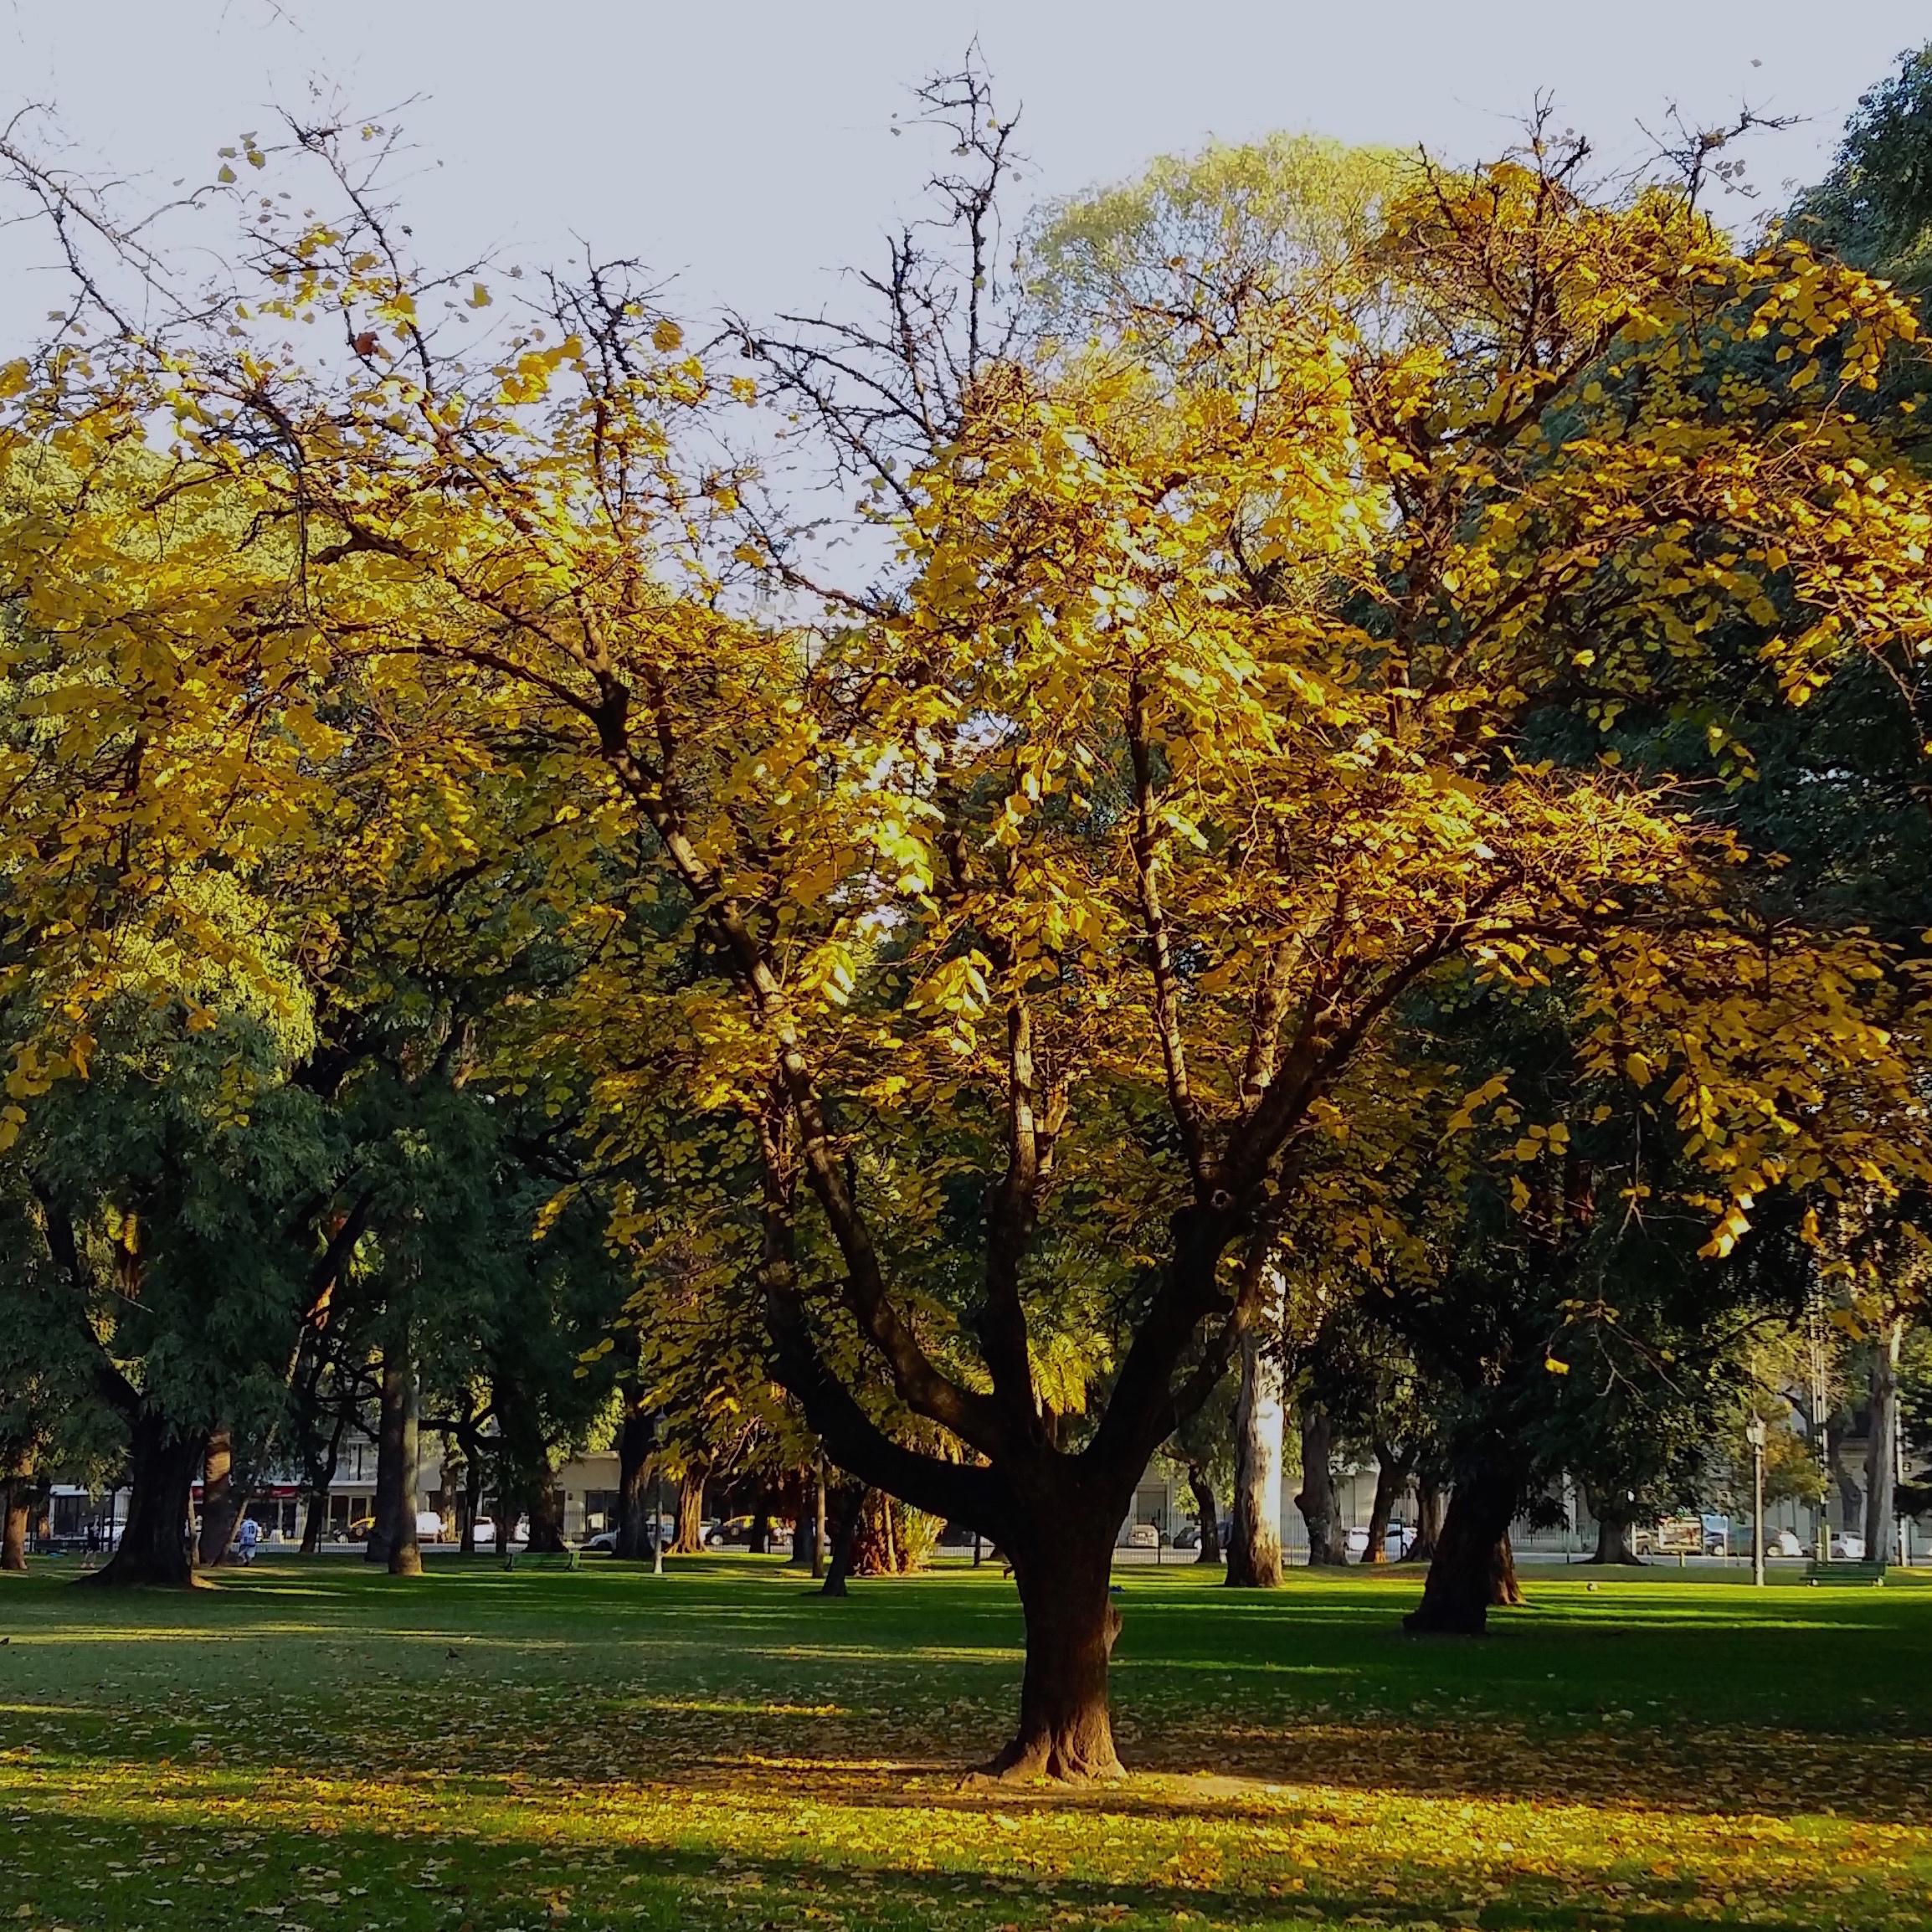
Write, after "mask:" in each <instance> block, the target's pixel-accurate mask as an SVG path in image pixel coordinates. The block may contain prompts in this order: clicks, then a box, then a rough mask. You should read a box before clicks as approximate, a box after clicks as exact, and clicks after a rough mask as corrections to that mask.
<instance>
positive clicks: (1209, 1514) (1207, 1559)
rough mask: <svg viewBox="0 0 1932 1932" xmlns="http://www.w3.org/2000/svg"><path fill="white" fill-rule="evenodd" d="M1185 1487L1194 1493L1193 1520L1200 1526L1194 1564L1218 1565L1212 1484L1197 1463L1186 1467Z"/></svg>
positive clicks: (1218, 1541) (1217, 1525) (1218, 1532)
mask: <svg viewBox="0 0 1932 1932" xmlns="http://www.w3.org/2000/svg"><path fill="white" fill-rule="evenodd" d="M1187 1486H1188V1488H1190V1490H1192V1491H1193V1492H1194V1507H1195V1519H1196V1520H1197V1521H1198V1522H1199V1523H1200V1544H1199V1545H1198V1546H1197V1547H1196V1548H1195V1556H1194V1559H1195V1562H1196V1563H1219V1562H1220V1559H1221V1524H1220V1517H1219V1516H1218V1515H1216V1514H1215V1488H1214V1484H1213V1483H1212V1482H1210V1481H1209V1479H1208V1472H1207V1471H1206V1470H1205V1469H1204V1468H1203V1467H1201V1466H1200V1463H1198V1462H1190V1463H1189V1464H1188V1466H1187Z"/></svg>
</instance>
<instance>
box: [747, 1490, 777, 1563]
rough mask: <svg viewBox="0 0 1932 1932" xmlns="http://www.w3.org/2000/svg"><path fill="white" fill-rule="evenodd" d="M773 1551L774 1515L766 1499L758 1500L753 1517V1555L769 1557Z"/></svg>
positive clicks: (760, 1498)
mask: <svg viewBox="0 0 1932 1932" xmlns="http://www.w3.org/2000/svg"><path fill="white" fill-rule="evenodd" d="M771 1549H772V1513H771V1509H770V1508H769V1506H768V1504H767V1503H766V1501H765V1499H764V1498H763V1496H762V1495H761V1496H760V1497H759V1498H758V1508H757V1509H756V1510H755V1511H754V1512H753V1515H752V1534H751V1554H753V1556H768V1555H770V1554H771Z"/></svg>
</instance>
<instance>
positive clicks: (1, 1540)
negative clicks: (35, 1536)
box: [0, 1476, 33, 1574]
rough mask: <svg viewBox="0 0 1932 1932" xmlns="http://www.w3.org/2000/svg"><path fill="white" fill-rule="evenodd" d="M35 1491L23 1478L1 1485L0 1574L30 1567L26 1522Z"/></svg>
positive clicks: (19, 1477)
mask: <svg viewBox="0 0 1932 1932" xmlns="http://www.w3.org/2000/svg"><path fill="white" fill-rule="evenodd" d="M31 1508H33V1486H32V1484H30V1483H29V1482H28V1480H27V1478H26V1477H24V1476H9V1477H8V1478H7V1480H6V1481H5V1482H0V1570H13V1571H14V1572H15V1573H16V1574H18V1573H19V1572H21V1571H23V1570H25V1569H26V1567H27V1518H28V1511H29V1510H30V1509H31Z"/></svg>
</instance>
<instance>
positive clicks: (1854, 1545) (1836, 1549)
mask: <svg viewBox="0 0 1932 1932" xmlns="http://www.w3.org/2000/svg"><path fill="white" fill-rule="evenodd" d="M1864 1560H1865V1539H1864V1538H1863V1537H1862V1536H1854V1535H1852V1533H1851V1531H1850V1530H1848V1529H1841V1530H1838V1531H1837V1532H1835V1533H1834V1534H1833V1535H1832V1562H1834V1563H1863V1561H1864Z"/></svg>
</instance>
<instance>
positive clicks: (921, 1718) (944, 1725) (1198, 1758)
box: [0, 1558, 1932, 1932]
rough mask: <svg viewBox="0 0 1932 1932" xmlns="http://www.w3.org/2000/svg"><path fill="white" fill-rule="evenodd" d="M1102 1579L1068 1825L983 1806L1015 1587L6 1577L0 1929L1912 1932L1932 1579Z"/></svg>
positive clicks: (1925, 1767) (321, 1575) (676, 1575)
mask: <svg viewBox="0 0 1932 1932" xmlns="http://www.w3.org/2000/svg"><path fill="white" fill-rule="evenodd" d="M1122 1583H1123V1610H1124V1611H1125V1614H1126V1622H1125V1626H1124V1629H1123V1636H1122V1639H1121V1644H1120V1649H1119V1652H1118V1669H1117V1673H1116V1689H1115V1694H1116V1704H1117V1717H1118V1729H1119V1733H1120V1736H1121V1740H1122V1746H1123V1755H1126V1756H1127V1757H1128V1761H1129V1762H1130V1763H1131V1764H1132V1765H1133V1766H1134V1767H1135V1775H1133V1778H1131V1779H1130V1780H1128V1782H1127V1783H1126V1784H1125V1785H1123V1786H1118V1787H1112V1788H1107V1789H1104V1790H1100V1791H1084V1792H1078V1793H1066V1792H1061V1791H1052V1790H1050V1789H1046V1788H1041V1787H1033V1788H1025V1789H1015V1788H1011V1787H1006V1786H984V1785H976V1784H974V1783H972V1782H970V1781H968V1780H966V1779H965V1777H964V1774H965V1773H966V1772H967V1771H968V1770H969V1767H970V1766H971V1765H972V1764H973V1763H974V1761H975V1760H978V1759H979V1758H983V1757H984V1756H986V1755H989V1754H990V1752H991V1750H993V1749H994V1746H995V1745H996V1744H998V1743H999V1740H1000V1738H1001V1736H1002V1734H1003V1732H1004V1729H1005V1726H1006V1724H1008V1723H1009V1722H1010V1718H1011V1715H1012V1712H1013V1709H1014V1707H1015V1701H1016V1698H1017V1688H1018V1680H1019V1672H1020V1621H1019V1616H1018V1612H1017V1608H1016V1606H1015V1600H1014V1597H1013V1594H1012V1589H1011V1585H1010V1584H1008V1583H1005V1582H1004V1581H1003V1580H1000V1579H999V1576H998V1575H997V1574H996V1573H995V1572H994V1571H992V1570H984V1571H982V1572H979V1573H978V1574H977V1575H974V1574H960V1573H952V1574H947V1575H938V1576H933V1577H926V1578H917V1579H911V1580H900V1581H893V1582H878V1583H861V1584H859V1585H855V1588H854V1594H853V1595H852V1596H851V1597H850V1599H849V1600H847V1601H845V1602H843V1603H826V1602H823V1601H820V1600H818V1599H817V1598H816V1597H815V1596H814V1595H811V1594H810V1593H809V1589H808V1586H807V1585H804V1583H803V1582H802V1581H801V1580H799V1578H798V1576H797V1574H796V1573H795V1572H793V1571H789V1570H787V1569H786V1568H785V1566H784V1565H782V1564H778V1563H776V1562H763V1561H759V1560H758V1559H749V1558H739V1559H730V1558H727V1559H717V1560H713V1561H707V1562H696V1563H691V1564H688V1565H681V1566H674V1570H673V1572H672V1574H671V1575H667V1576H666V1577H665V1578H662V1579H654V1578H652V1577H651V1576H650V1575H648V1574H647V1573H640V1572H636V1571H632V1570H627V1569H624V1568H620V1567H619V1566H616V1565H603V1566H601V1567H598V1568H593V1569H588V1570H585V1571H583V1572H582V1573H580V1574H576V1575H560V1574H557V1573H537V1574H527V1573H513V1574H508V1575H506V1574H504V1573H503V1572H501V1571H499V1570H495V1569H493V1568H491V1567H489V1566H487V1565H461V1564H450V1563H443V1562H439V1563H437V1564H434V1565H432V1566H431V1570H430V1574H429V1575H428V1576H427V1577H426V1578H424V1580H421V1581H420V1582H418V1583H406V1582H402V1581H393V1580H390V1579H389V1578H388V1577H385V1576H381V1575H368V1574H367V1573H366V1572H365V1570H363V1568H362V1565H360V1564H358V1563H357V1562H355V1561H354V1560H352V1559H321V1560H319V1561H314V1562H308V1563H304V1562H301V1561H297V1560H295V1559H280V1560H266V1561H264V1562H263V1563H261V1564H259V1565H257V1566H256V1567H255V1569H254V1570H251V1571H249V1572H248V1573H247V1574H245V1575H235V1576H234V1577H232V1578H230V1579H229V1580H227V1581H226V1582H225V1583H224V1586H223V1587H222V1588H221V1589H220V1590H213V1591H205V1592H201V1593H198V1594H197V1595H193V1596H187V1597H175V1596H163V1595H139V1596H133V1597H129V1596H116V1595H104V1594H99V1593H95V1592H92V1591H75V1590H71V1589H69V1588H68V1587H67V1586H66V1585H65V1583H64V1580H63V1579H62V1577H61V1575H60V1574H59V1568H58V1566H55V1565H48V1566H46V1567H44V1568H42V1569H40V1570H38V1571H37V1572H36V1573H35V1574H34V1575H33V1576H31V1577H29V1578H28V1579H27V1580H24V1581H13V1580H8V1581H6V1582H4V1583H0V1638H4V1639H5V1640H6V1642H4V1644H3V1645H0V1925H4V1924H17V1925H19V1926H23V1927H25V1928H27V1929H28V1932H50V1929H52V1928H55V1927H66V1928H71V1929H72V1932H84V1929H85V1932H92V1929H94V1928H115V1929H121V1928H128V1929H131V1928H136V1927H140V1928H144V1929H145V1928H148V1927H157V1926H168V1927H176V1928H182V1929H184V1932H186V1929H192V1928H201V1927H215V1926H221V1927H224V1928H231V1927H235V1926H242V1927H248V1926H261V1927H268V1926H275V1925H279V1926H282V1927H285V1928H289V1929H290V1932H293V1929H294V1928H296V1927H301V1928H305V1929H307V1932H324V1929H325V1928H362V1927H370V1928H374V1927H384V1928H390V1927H393V1928H398V1929H408V1932H419V1929H423V1932H426V1929H435V1932H511V1929H516V1928H535V1927H552V1926H555V1925H558V1924H564V1923H568V1924H575V1925H582V1926H596V1927H602V1926H626V1927H628V1926H640V1927H645V1926H649V1927H657V1926H662V1927H667V1928H669V1927H678V1928H685V1927H691V1928H699V1929H705V1928H712V1927H720V1928H722V1927H734V1928H735V1927H740V1926H750V1927H779V1926H784V1927H794V1926H795V1927H809V1926H849V1927H865V1928H911V1927H920V1928H925V1927H947V1928H951V1927H958V1928H971V1929H973V1932H996V1929H999V1928H1015V1929H1017V1928H1027V1929H1032V1928H1035V1927H1037V1928H1060V1927H1079V1926H1089V1925H1092V1926H1101V1925H1118V1926H1126V1927H1130V1928H1148V1927H1154V1926H1162V1927H1169V1926H1174V1925H1177V1924H1182V1925H1196V1926H1228V1927H1236V1926H1239V1927H1248V1926H1260V1925H1270V1926H1289V1925H1302V1926H1326V1925H1333V1924H1344V1923H1380V1924H1389V1925H1406V1926H1416V1927H1420V1926H1423V1925H1427V1924H1435V1925H1437V1926H1441V1927H1447V1926H1450V1925H1482V1926H1485V1927H1490V1928H1495V1929H1497V1932H1503V1929H1508V1928H1516V1927H1522V1928H1532V1927H1562V1928H1573V1927H1574V1928H1579V1929H1580V1928H1585V1927H1594V1926H1607V1925H1615V1924H1648V1925H1652V1926H1656V1927H1659V1928H1663V1927H1676V1926H1680V1925H1688V1924H1693V1923H1696V1924H1713V1923H1714V1924H1759V1925H1768V1926H1773V1927H1779V1928H1786V1929H1788V1932H1799V1929H1801V1928H1807V1929H1808V1928H1812V1927H1819V1928H1822V1927H1827V1926H1839V1925H1844V1926H1853V1927H1867V1926H1872V1927H1877V1926H1905V1925H1911V1926H1920V1925H1924V1924H1927V1923H1932V1587H1929V1586H1927V1585H1921V1584H1918V1583H1916V1582H1906V1583H1904V1584H1902V1585H1894V1586H1893V1587H1892V1588H1889V1589H1886V1590H1870V1589H1837V1588H1832V1589H1816V1590H1811V1589H1801V1588H1792V1587H1786V1588H1779V1589H1773V1590H1768V1591H1765V1592H1762V1593H1760V1592H1755V1591H1752V1590H1749V1589H1746V1588H1744V1587H1742V1586H1740V1585H1738V1584H1736V1583H1733V1582H1729V1581H1725V1580H1718V1579H1717V1578H1714V1577H1708V1576H1707V1577H1697V1578H1694V1579H1692V1580H1685V1579H1684V1578H1683V1577H1682V1576H1681V1575H1679V1574H1678V1573H1676V1572H1667V1571H1664V1572H1655V1573H1651V1574H1647V1575H1644V1574H1640V1575H1634V1576H1630V1577H1621V1576H1620V1577H1618V1578H1616V1579H1615V1580H1605V1581H1603V1582H1601V1584H1600V1585H1598V1587H1596V1588H1595V1589H1594V1590H1593V1589H1590V1587H1588V1586H1587V1585H1585V1583H1584V1582H1583V1581H1581V1580H1578V1579H1576V1578H1575V1577H1570V1576H1565V1577H1560V1578H1559V1577H1545V1576H1540V1575H1532V1577H1531V1578H1530V1580H1529V1589H1530V1591H1531V1595H1532V1602H1531V1604H1530V1606H1529V1607H1528V1608H1527V1609H1525V1610H1524V1611H1516V1612H1511V1613H1508V1614H1507V1615H1504V1616H1499V1617H1498V1620H1497V1626H1498V1627H1497V1630H1496V1633H1495V1635H1494V1636H1493V1637H1492V1638H1491V1639H1489V1640H1488V1641H1487V1642H1482V1643H1455V1642H1450V1643H1443V1642H1418V1641H1416V1640H1413V1639H1409V1638H1406V1637H1403V1636H1402V1635H1401V1633H1400V1630H1399V1628H1398V1626H1397V1621H1396V1620H1397V1616H1398V1614H1399V1612H1400V1609H1401V1608H1402V1607H1403V1606H1405V1604H1406V1603H1407V1602H1408V1601H1411V1600H1412V1598H1413V1595H1414V1593H1415V1590H1416V1584H1415V1580H1413V1579H1412V1578H1380V1577H1373V1576H1359V1575H1348V1576H1344V1577H1339V1578H1333V1579H1328V1578H1324V1579H1323V1580H1319V1581H1316V1580H1311V1579H1308V1577H1306V1576H1305V1575H1303V1576H1297V1578H1296V1579H1295V1580H1294V1581H1293V1582H1292V1584H1291V1585H1289V1587H1288V1588H1287V1589H1285V1590H1281V1591H1278V1592H1274V1593H1269V1594H1265V1595H1245V1594H1236V1593H1233V1592H1229V1591H1225V1590H1220V1589H1219V1588H1218V1587H1216V1586H1215V1585H1210V1584H1208V1583H1205V1582H1201V1581H1197V1580H1195V1577H1194V1576H1193V1575H1190V1573H1189V1572H1188V1571H1187V1570H1169V1571H1165V1572H1154V1571H1148V1570H1142V1571H1129V1572H1128V1573H1126V1574H1125V1575H1124V1576H1123V1579H1122Z"/></svg>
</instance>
